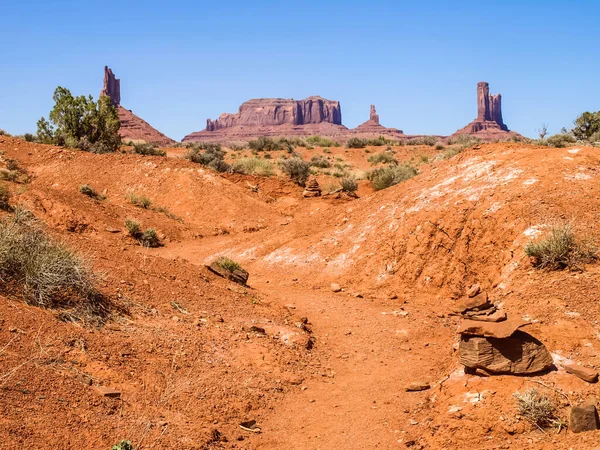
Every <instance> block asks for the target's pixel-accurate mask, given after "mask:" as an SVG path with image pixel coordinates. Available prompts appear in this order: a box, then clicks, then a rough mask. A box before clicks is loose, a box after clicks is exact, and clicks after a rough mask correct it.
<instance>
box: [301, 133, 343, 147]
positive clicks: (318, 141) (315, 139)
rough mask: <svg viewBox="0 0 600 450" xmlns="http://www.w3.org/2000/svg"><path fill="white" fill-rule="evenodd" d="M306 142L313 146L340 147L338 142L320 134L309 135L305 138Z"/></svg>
mask: <svg viewBox="0 0 600 450" xmlns="http://www.w3.org/2000/svg"><path fill="white" fill-rule="evenodd" d="M306 142H307V143H309V144H311V145H314V146H315V147H341V145H340V143H339V142H337V141H332V140H331V139H327V138H324V137H321V136H309V137H307V138H306Z"/></svg>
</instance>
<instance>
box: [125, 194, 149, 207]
mask: <svg viewBox="0 0 600 450" xmlns="http://www.w3.org/2000/svg"><path fill="white" fill-rule="evenodd" d="M128 198H129V201H130V202H131V204H132V205H135V206H139V207H140V208H144V209H148V208H150V206H152V200H151V199H150V198H148V197H146V196H145V195H137V194H134V193H133V192H132V193H131V194H129V196H128Z"/></svg>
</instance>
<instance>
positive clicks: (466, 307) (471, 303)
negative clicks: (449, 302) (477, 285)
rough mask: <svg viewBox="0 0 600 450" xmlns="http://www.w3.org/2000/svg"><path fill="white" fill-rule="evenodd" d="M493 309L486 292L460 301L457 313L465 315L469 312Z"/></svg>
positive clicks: (456, 309) (456, 308)
mask: <svg viewBox="0 0 600 450" xmlns="http://www.w3.org/2000/svg"><path fill="white" fill-rule="evenodd" d="M491 307H492V304H491V303H490V301H489V299H488V295H487V293H485V292H481V293H478V294H476V295H474V296H468V297H466V298H463V299H461V300H459V301H458V303H457V304H456V306H455V311H456V312H458V313H461V314H462V313H465V312H467V311H472V310H475V311H482V310H484V309H489V308H491Z"/></svg>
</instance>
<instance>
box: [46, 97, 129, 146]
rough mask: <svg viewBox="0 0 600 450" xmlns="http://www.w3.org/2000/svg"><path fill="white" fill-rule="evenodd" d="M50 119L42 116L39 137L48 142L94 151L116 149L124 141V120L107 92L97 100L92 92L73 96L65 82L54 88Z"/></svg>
mask: <svg viewBox="0 0 600 450" xmlns="http://www.w3.org/2000/svg"><path fill="white" fill-rule="evenodd" d="M53 98H54V103H55V104H54V107H53V108H52V111H50V116H49V120H46V119H45V118H43V117H42V118H41V119H40V120H39V121H38V123H37V126H38V132H37V137H38V139H39V140H40V142H42V143H45V144H55V145H61V146H64V147H71V148H79V149H81V150H85V151H90V152H94V153H106V152H114V151H116V150H117V149H118V148H119V146H120V144H121V137H120V136H119V128H120V126H121V122H120V121H119V116H118V114H117V109H116V108H115V107H114V106H113V105H112V103H111V99H110V98H109V97H107V96H103V97H100V98H99V99H98V102H94V100H93V98H92V96H91V95H90V96H88V97H85V96H84V95H81V96H79V97H73V95H72V94H71V92H70V91H69V90H68V89H66V88H63V87H61V86H59V87H57V88H56V90H55V91H54V97H53Z"/></svg>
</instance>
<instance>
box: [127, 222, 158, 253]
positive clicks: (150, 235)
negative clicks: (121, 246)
mask: <svg viewBox="0 0 600 450" xmlns="http://www.w3.org/2000/svg"><path fill="white" fill-rule="evenodd" d="M125 227H126V228H127V231H128V233H129V236H131V237H132V238H134V239H135V240H137V241H138V242H139V243H140V244H141V245H142V246H144V247H160V245H161V244H160V239H159V237H158V233H157V232H156V230H155V229H154V228H147V229H146V230H145V231H144V232H142V226H141V225H140V223H139V222H138V221H137V220H134V219H127V220H125Z"/></svg>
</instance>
